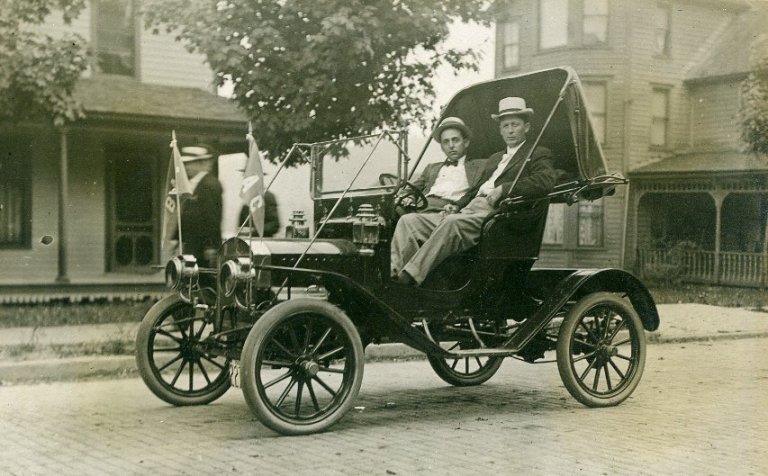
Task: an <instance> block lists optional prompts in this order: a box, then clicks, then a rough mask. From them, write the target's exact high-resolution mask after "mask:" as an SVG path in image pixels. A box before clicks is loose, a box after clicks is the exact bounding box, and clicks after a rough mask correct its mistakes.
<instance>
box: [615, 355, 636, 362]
mask: <svg viewBox="0 0 768 476" xmlns="http://www.w3.org/2000/svg"><path fill="white" fill-rule="evenodd" d="M615 357H617V358H619V359H623V360H626V361H628V362H632V357H627V356H626V355H624V354H616V355H615Z"/></svg>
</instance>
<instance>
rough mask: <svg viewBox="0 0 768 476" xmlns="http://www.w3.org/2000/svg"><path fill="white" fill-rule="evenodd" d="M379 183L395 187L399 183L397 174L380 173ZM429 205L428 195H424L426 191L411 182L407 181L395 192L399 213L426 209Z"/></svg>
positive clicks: (396, 208)
mask: <svg viewBox="0 0 768 476" xmlns="http://www.w3.org/2000/svg"><path fill="white" fill-rule="evenodd" d="M379 183H380V184H381V185H384V186H391V187H394V186H396V185H397V183H398V180H397V177H396V176H395V175H392V174H388V173H383V174H381V175H379ZM427 205H429V202H428V201H427V197H426V196H424V192H422V191H421V189H420V188H419V187H417V186H416V185H414V184H412V183H411V182H405V183H404V184H403V185H402V186H401V187H400V188H398V189H397V191H396V192H395V210H397V212H398V214H399V215H404V214H406V213H409V212H417V211H421V210H424V209H425V208H427Z"/></svg>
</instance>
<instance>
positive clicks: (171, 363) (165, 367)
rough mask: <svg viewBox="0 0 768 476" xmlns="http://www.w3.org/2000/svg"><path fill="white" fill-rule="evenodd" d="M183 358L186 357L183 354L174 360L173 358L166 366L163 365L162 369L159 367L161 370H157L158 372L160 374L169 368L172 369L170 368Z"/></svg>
mask: <svg viewBox="0 0 768 476" xmlns="http://www.w3.org/2000/svg"><path fill="white" fill-rule="evenodd" d="M183 357H184V356H183V355H181V354H179V355H177V356H176V357H174V358H172V359H171V360H169V361H168V362H166V363H165V365H163V366H162V367H159V368H158V369H157V372H158V373H160V372H162V371H163V370H165V369H167V368H168V367H170V366H171V365H173V364H174V363H176V362H178V361H179V360H181V359H182V358H183Z"/></svg>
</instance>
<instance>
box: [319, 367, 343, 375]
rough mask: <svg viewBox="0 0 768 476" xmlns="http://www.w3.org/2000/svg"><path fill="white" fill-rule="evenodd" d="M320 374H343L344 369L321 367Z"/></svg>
mask: <svg viewBox="0 0 768 476" xmlns="http://www.w3.org/2000/svg"><path fill="white" fill-rule="evenodd" d="M318 371H319V372H330V373H332V374H343V373H344V369H336V368H332V367H320V369H319V370H318Z"/></svg>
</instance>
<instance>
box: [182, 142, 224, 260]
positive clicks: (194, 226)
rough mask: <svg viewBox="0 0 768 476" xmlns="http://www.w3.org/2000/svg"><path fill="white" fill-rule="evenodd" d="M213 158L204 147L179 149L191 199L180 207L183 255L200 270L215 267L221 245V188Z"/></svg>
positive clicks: (205, 146) (207, 147) (196, 146)
mask: <svg viewBox="0 0 768 476" xmlns="http://www.w3.org/2000/svg"><path fill="white" fill-rule="evenodd" d="M215 157H216V156H215V154H214V153H213V150H212V149H211V148H210V147H209V146H207V145H202V144H200V145H195V146H189V147H182V148H181V161H182V162H183V163H184V168H185V169H186V171H187V177H189V182H190V184H191V185H192V196H191V197H189V198H187V199H186V200H184V201H182V204H181V236H182V239H183V240H184V247H183V251H184V254H192V255H194V256H195V258H197V262H198V263H199V264H200V266H203V267H211V266H213V265H215V259H216V254H217V252H218V249H219V246H220V245H221V215H222V198H221V197H222V188H221V183H220V182H219V179H218V178H216V176H214V175H213V165H214V159H215Z"/></svg>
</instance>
